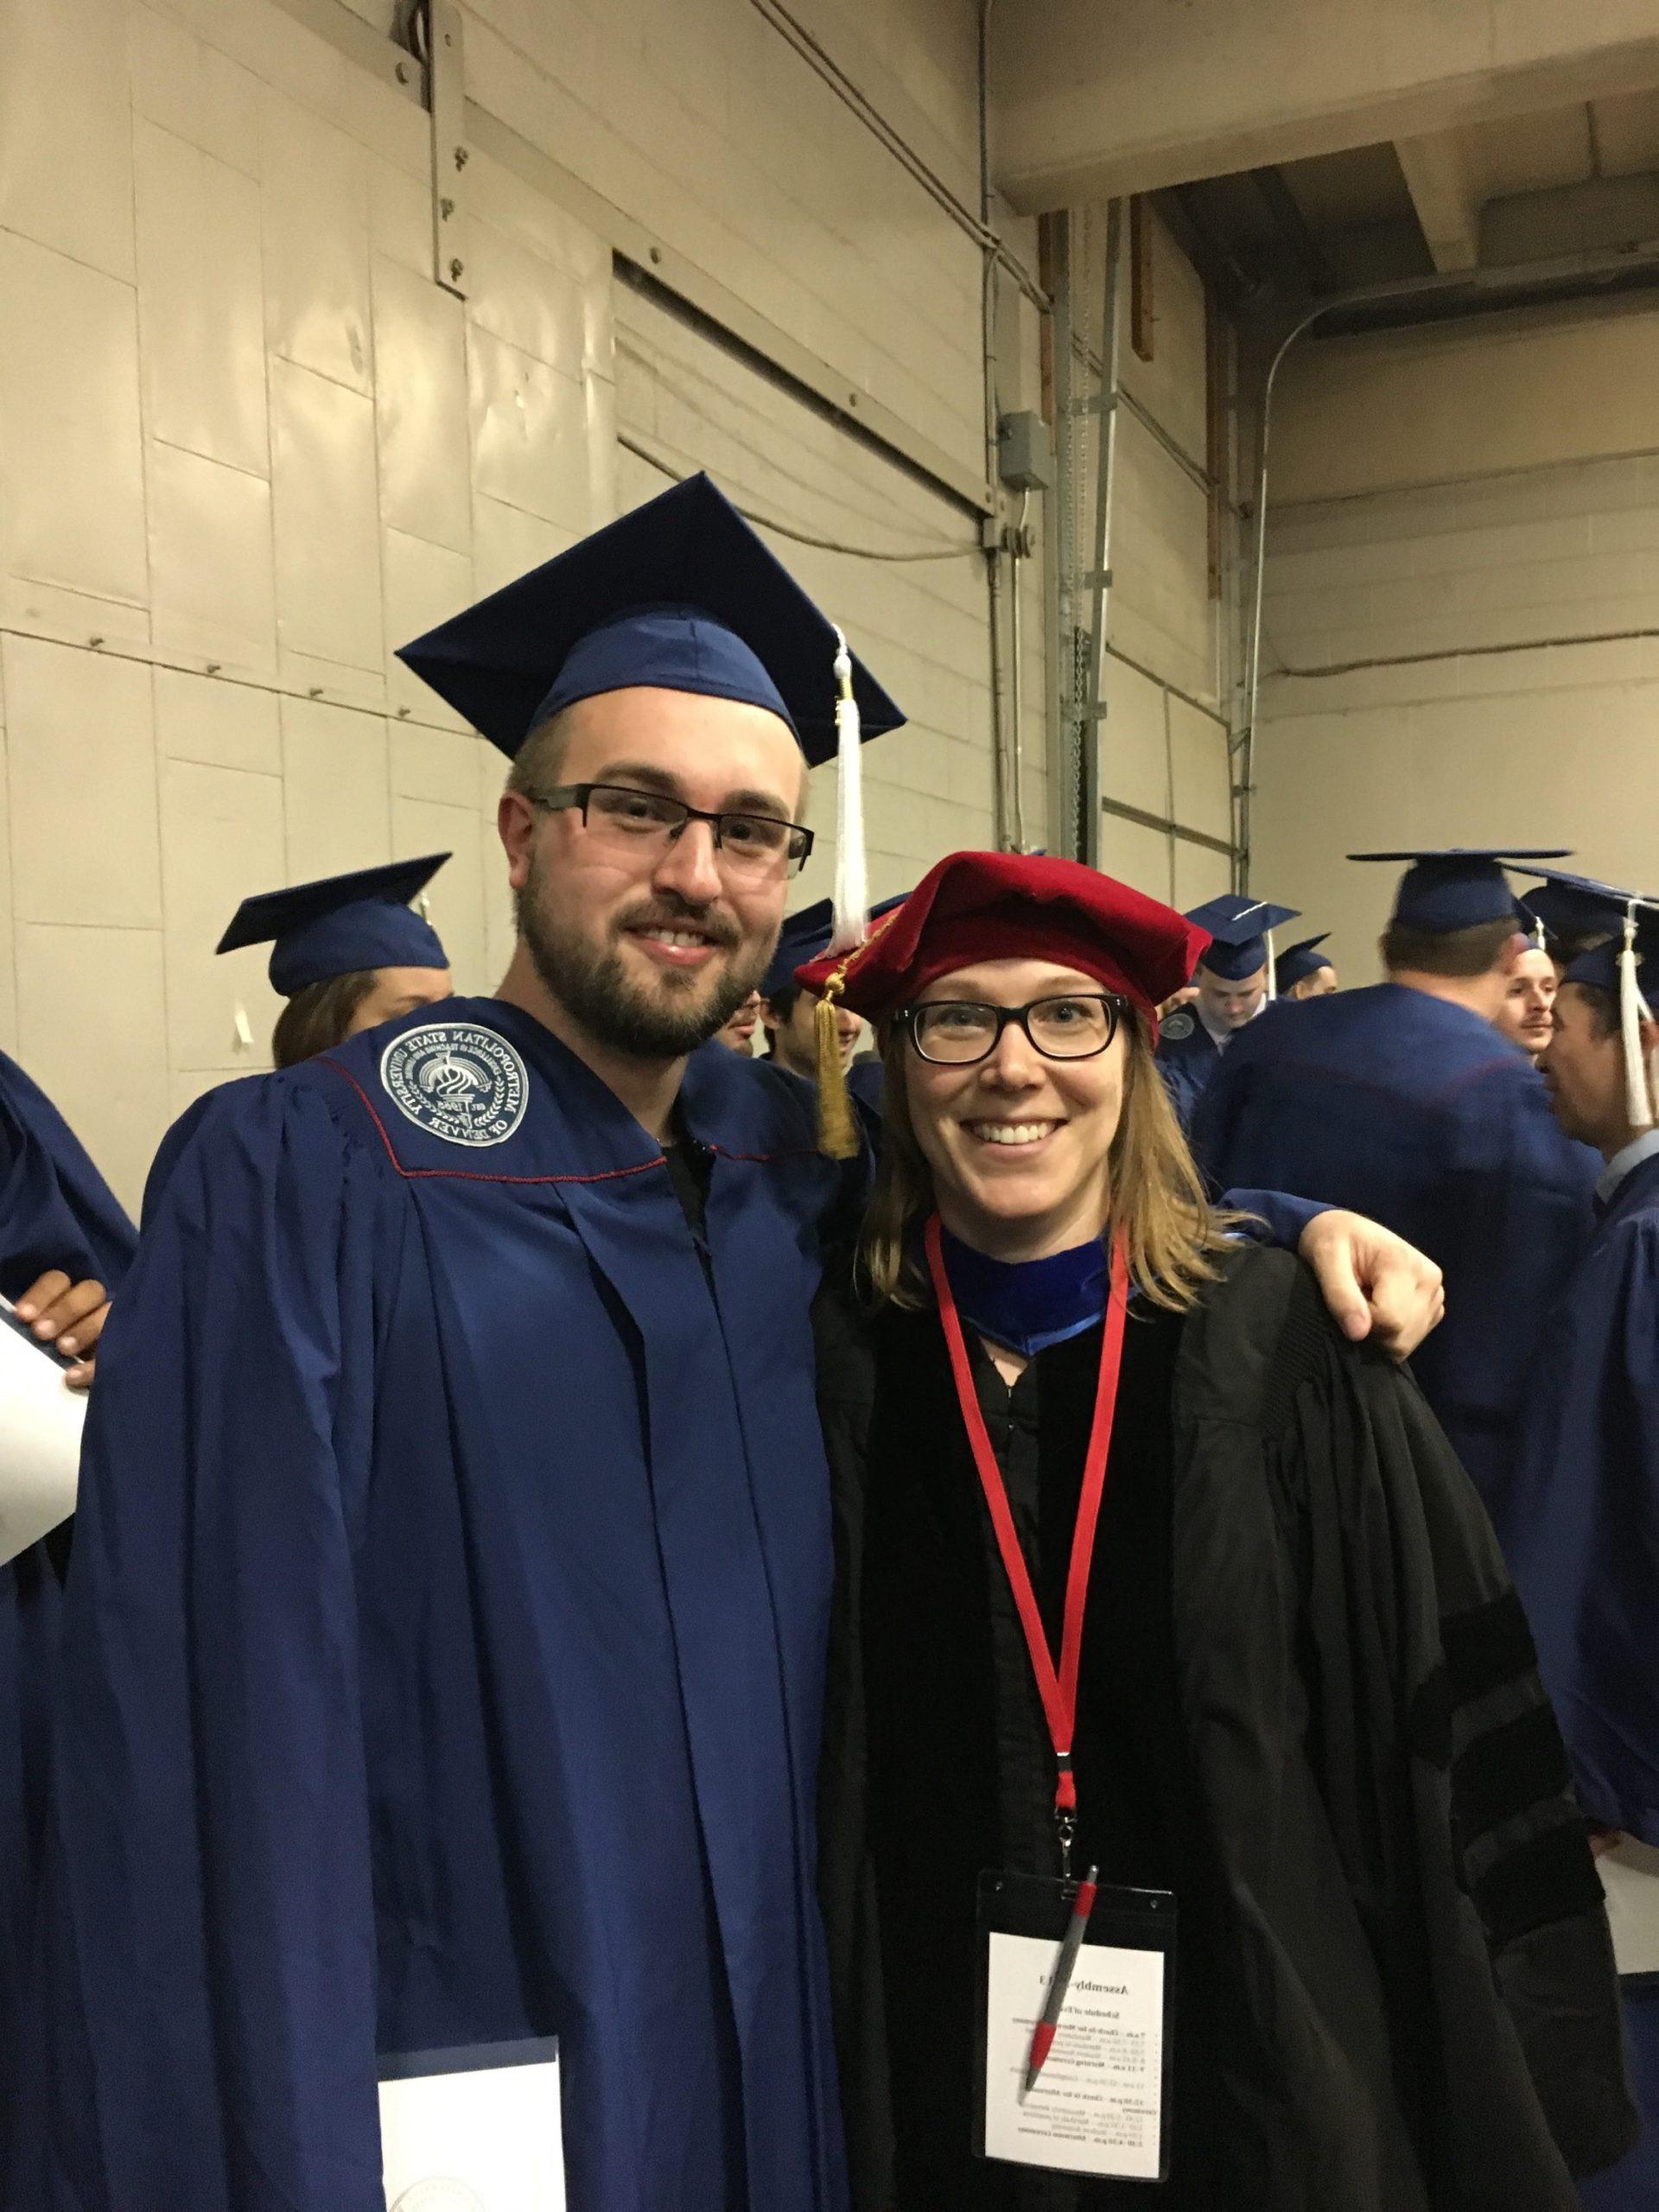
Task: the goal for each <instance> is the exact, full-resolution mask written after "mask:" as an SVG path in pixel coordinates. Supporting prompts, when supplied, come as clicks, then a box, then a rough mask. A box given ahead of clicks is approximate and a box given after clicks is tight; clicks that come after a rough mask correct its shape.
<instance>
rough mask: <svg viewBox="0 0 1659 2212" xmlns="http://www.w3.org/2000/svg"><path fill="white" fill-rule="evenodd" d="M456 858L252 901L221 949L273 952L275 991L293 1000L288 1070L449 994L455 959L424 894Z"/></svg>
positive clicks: (283, 1021) (337, 878)
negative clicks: (260, 947)
mask: <svg viewBox="0 0 1659 2212" xmlns="http://www.w3.org/2000/svg"><path fill="white" fill-rule="evenodd" d="M448 858H449V855H448V853H427V854H425V855H423V856H422V858H420V859H419V860H410V861H386V862H383V863H382V864H381V865H380V866H378V867H377V868H353V870H352V872H351V873H350V874H347V875H330V876H323V877H321V878H320V879H319V880H316V881H315V882H313V883H291V884H289V885H287V886H286V887H284V888H283V889H282V890H280V891H262V892H258V893H255V895H254V896H253V897H252V898H251V899H244V900H243V901H242V904H241V905H240V906H238V908H237V910H236V912H235V913H234V914H233V915H232V917H231V921H230V925H229V927H228V928H227V929H226V931H225V934H224V936H223V937H222V938H220V939H219V943H218V944H216V945H215V946H214V948H213V950H215V951H216V952H234V951H236V950H238V948H239V947H240V946H242V945H245V944H269V945H270V968H269V971H268V972H269V974H270V988H271V989H272V990H273V991H275V992H276V994H277V997H278V998H282V999H286V1000H287V1001H288V1004H287V1005H286V1006H285V1007H283V1011H282V1013H281V1014H279V1015H278V1016H277V1027H276V1028H275V1030H274V1031H273V1032H272V1033H271V1040H270V1050H271V1058H272V1059H273V1060H274V1061H275V1062H276V1064H277V1066H278V1067H279V1068H291V1067H295V1066H296V1065H298V1064H299V1062H300V1061H302V1060H308V1059H309V1058H311V1056H312V1054H313V1053H314V1052H326V1051H327V1049H328V1047H329V1046H333V1045H343V1044H344V1043H345V1041H346V1039H347V1038H348V1037H354V1036H356V1034H357V1033H358V1032H359V1030H360V1029H373V1028H377V1027H378V1026H379V1024H380V1023H381V1022H383V1021H391V1020H394V1019H395V1018H396V1016H397V1015H398V1014H413V1013H415V1012H416V1009H417V1008H418V1007H423V1006H435V1005H436V1003H437V1002H438V1001H439V1000H440V999H446V998H448V995H449V993H450V991H451V989H452V988H453V987H454V986H453V979H452V977H451V976H450V973H449V956H448V953H447V952H446V951H445V950H444V949H443V941H442V938H440V937H439V935H438V933H437V931H435V929H434V928H433V926H432V925H431V923H430V922H429V920H428V918H427V915H426V902H425V897H424V893H425V891H426V887H427V886H428V884H429V883H430V882H431V880H432V879H433V877H434V876H435V874H437V872H438V870H439V869H440V868H442V866H443V864H444V862H445V861H447V860H448ZM416 899H419V900H420V901H421V906H420V910H419V911H418V912H417V911H416V908H415V907H414V906H413V905H412V904H411V902H412V901H413V900H416Z"/></svg>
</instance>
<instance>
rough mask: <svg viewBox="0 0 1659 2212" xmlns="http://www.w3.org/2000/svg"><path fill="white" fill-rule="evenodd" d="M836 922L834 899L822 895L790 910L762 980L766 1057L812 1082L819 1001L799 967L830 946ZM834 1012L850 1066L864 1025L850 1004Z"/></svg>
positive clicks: (843, 1057)
mask: <svg viewBox="0 0 1659 2212" xmlns="http://www.w3.org/2000/svg"><path fill="white" fill-rule="evenodd" d="M835 927H836V918H835V901H834V900H833V899H817V900H816V901H815V902H814V904H813V905H811V906H803V907H802V908H801V910H800V912H798V913H797V914H791V915H790V917H789V918H788V919H787V920H786V921H785V924H784V926H783V928H782V929H781V930H780V931H779V933H778V949H777V950H776V951H775V952H774V953H773V954H772V964H771V966H770V967H769V968H768V969H766V975H765V976H764V977H763V978H762V980H761V984H760V1002H761V1013H760V1019H761V1022H762V1024H763V1025H764V1027H765V1030H766V1058H768V1059H770V1060H773V1061H775V1062H776V1063H777V1065H779V1067H780V1068H787V1069H788V1071H789V1072H790V1073H791V1075H798V1076H799V1077H801V1078H802V1079H803V1081H804V1082H807V1083H816V1082H817V1077H818V1039H817V1018H816V1017H817V998H816V997H815V996H814V995H813V994H812V993H811V992H810V991H804V990H803V989H802V988H801V987H800V985H799V984H798V982H796V981H795V970H796V969H798V968H804V966H805V965H806V963H807V962H808V961H810V960H816V959H817V957H818V956H819V954H820V953H823V952H827V951H828V950H829V940H830V938H832V937H833V936H834V935H835ZM834 1012H835V1023H836V1047H837V1049H838V1051H839V1052H840V1054H841V1065H842V1069H843V1070H844V1069H846V1068H847V1067H849V1065H851V1062H852V1057H853V1054H854V1053H855V1052H856V1051H857V1050H858V1043H859V1039H860V1038H861V1036H862V1035H863V1034H864V1024H863V1023H862V1022H861V1020H859V1018H858V1016H857V1015H856V1014H849V1013H848V1012H847V1010H846V1008H845V1007H836V1009H835V1010H834Z"/></svg>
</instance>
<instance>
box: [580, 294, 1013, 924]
mask: <svg viewBox="0 0 1659 2212" xmlns="http://www.w3.org/2000/svg"><path fill="white" fill-rule="evenodd" d="M616 315H617V415H618V421H619V424H620V427H621V429H622V431H623V434H624V436H625V437H632V438H633V439H634V440H636V441H637V442H638V443H639V445H640V446H642V447H643V448H645V450H646V451H648V452H649V453H651V454H654V455H655V456H657V457H658V460H659V461H662V462H663V463H664V464H666V466H667V467H670V468H672V469H674V470H675V471H676V472H677V473H679V474H686V473H689V472H690V470H692V469H695V468H698V467H707V468H709V469H710V470H711V471H712V472H713V473H714V474H715V477H716V479H717V480H718V481H719V482H720V483H721V485H722V486H724V487H725V488H726V490H727V491H728V493H730V495H731V496H732V497H733V498H734V499H736V500H738V501H739V503H740V504H741V505H743V506H745V507H746V508H747V510H748V511H749V512H751V513H753V515H755V516H756V517H758V518H762V519H761V522H760V528H761V533H762V535H763V536H764V537H766V538H767V539H768V540H769V542H770V543H772V546H773V548H774V550H776V551H777V552H778V554H779V556H780V558H781V559H783V560H784V561H785V563H787V564H788V566H789V567H790V569H791V571H792V572H793V573H794V574H795V575H798V577H799V578H800V580H801V582H802V583H803V584H804V586H805V587H806V588H807V589H808V590H809V591H810V592H811V593H812V594H814V596H815V597H816V598H817V600H818V601H819V603H820V604H821V605H822V606H823V607H824V608H825V609H826V611H827V612H829V613H830V614H831V615H832V616H833V618H834V619H835V620H836V621H838V622H840V623H841V625H842V627H843V628H844V629H845V630H846V632H847V634H848V637H849V639H851V640H852V641H853V642H854V643H855V646H856V649H857V651H858V652H860V653H861V655H862V656H863V657H864V658H865V659H866V660H867V661H868V664H869V665H870V667H871V668H872V669H873V670H874V672H875V673H876V674H877V676H878V677H880V680H881V682H882V683H884V684H886V685H887V689H888V690H890V691H891V692H892V693H893V696H894V697H895V698H896V699H898V700H899V703H900V704H901V705H902V706H903V707H904V708H905V709H906V712H907V714H908V715H909V716H910V721H909V723H908V725H907V727H906V728H904V729H902V730H898V731H895V732H893V734H891V735H889V736H886V737H883V738H880V739H879V740H877V741H873V742H872V743H871V744H870V745H868V746H867V747H866V748H865V753H864V764H865V786H866V798H865V804H866V810H867V815H868V840H867V842H868V848H869V854H870V866H871V883H872V888H873V891H874V895H875V896H877V897H885V896H887V895H888V894H889V893H896V892H900V891H907V890H908V889H909V888H910V887H911V886H912V884H913V883H914V882H915V881H916V880H917V878H918V876H919V875H920V874H923V873H924V872H925V869H926V868H928V867H929V866H930V865H931V862H932V861H936V860H938V858H939V857H940V856H941V855H943V854H944V853H947V852H950V851H953V850H956V849H959V848H962V847H965V846H986V845H989V844H991V843H994V842H995V836H996V810H995V793H994V790H993V782H994V776H993V769H992V758H991V748H990V711H989V697H990V693H989V644H988V602H987V594H986V581H985V565H984V560H983V557H982V554H981V552H980V550H979V540H978V534H977V531H976V529H975V528H974V525H973V523H972V521H971V519H970V518H968V517H967V516H965V515H964V514H963V512H961V511H960V509H959V508H957V506H956V505H955V504H954V502H952V501H950V500H947V499H942V498H941V497H940V496H939V494H938V493H937V492H934V491H931V490H930V489H929V488H928V487H927V486H925V485H924V484H922V483H920V482H918V480H916V479H915V478H914V477H913V476H912V474H910V473H909V472H907V471H906V470H905V469H903V468H902V467H899V465H898V464H897V463H895V462H894V461H891V460H889V459H888V458H887V456H886V455H884V454H880V453H879V452H877V451H875V450H874V448H871V447H869V446H868V445H867V444H865V443H863V442H861V441H859V440H858V439H856V438H855V437H853V436H851V435H849V433H848V432H847V431H846V430H845V429H842V428H841V427H840V426H839V425H838V424H836V423H835V422H834V421H832V420H831V419H829V417H828V416H826V415H824V414H823V412H821V411H818V410H812V409H810V408H807V407H805V406H804V405H803V404H802V403H801V402H800V400H799V399H798V397H795V396H794V395H793V394H791V392H789V391H785V390H783V389H780V388H779V385H778V384H777V383H776V382H775V380H773V379H772V378H768V377H767V376H766V374H765V373H764V372H761V371H760V369H758V368H757V367H755V366H754V365H753V364H752V363H750V362H748V361H747V360H745V359H741V357H739V356H738V355H736V354H734V353H731V352H730V351H729V350H728V349H726V348H724V347H722V346H720V345H719V344H718V343H717V342H716V341H715V340H711V338H710V337H709V334H707V332H706V331H705V330H704V329H702V327H698V326H696V325H694V324H692V323H690V322H689V321H687V320H686V319H685V318H684V317H683V315H679V314H678V313H677V312H676V310H675V308H674V307H673V306H672V304H671V302H664V301H663V300H660V299H658V298H657V297H654V296H649V295H646V294H643V293H641V292H639V291H638V290H635V289H630V288H628V287H626V286H620V287H619V288H618V292H617V298H616ZM669 480H670V478H669V477H668V476H667V474H665V473H664V468H663V467H656V466H653V465H652V463H651V462H650V461H645V460H644V459H641V458H640V457H639V454H636V453H633V452H631V451H625V452H624V454H623V455H622V476H621V483H622V501H623V505H625V506H627V505H634V504H636V503H637V502H638V501H639V500H643V499H649V498H652V496H654V495H655V494H656V493H658V492H660V491H661V490H663V488H664V485H665V484H666V483H667V482H668V481H669ZM772 518H775V519H776V520H777V521H779V522H781V523H783V524H785V525H787V526H789V527H790V528H792V529H794V530H797V531H804V532H805V533H807V534H808V535H809V536H812V537H820V538H824V539H828V540H830V541H833V542H834V543H836V544H839V545H843V546H849V547H854V548H857V549H860V550H861V551H863V552H864V553H866V554H870V555H873V554H879V553H881V552H887V553H912V552H928V551H931V549H934V548H938V556H937V557H934V558H930V559H926V560H915V561H912V560H902V561H899V560H894V561H880V560H878V559H874V558H868V557H866V558H859V557H857V556H855V554H852V553H849V552H843V551H835V550H829V549H828V548H827V547H825V546H815V545H806V544H803V543H800V542H799V541H798V540H797V539H792V538H791V537H787V536H785V535H784V534H783V533H782V532H779V531H770V530H768V529H766V521H768V520H771V519H772ZM1023 565H1024V569H1025V586H1024V588H1025V591H1026V595H1027V610H1026V622H1025V635H1026V638H1027V639H1028V640H1029V647H1028V650H1027V652H1026V656H1025V682H1024V693H1025V712H1026V720H1025V727H1026V728H1027V730H1028V731H1029V732H1030V733H1031V740H1032V741H1031V743H1030V744H1029V745H1028V747H1027V773H1026V776H1025V779H1024V781H1025V791H1026V806H1027V824H1028V828H1029V829H1030V832H1031V842H1033V843H1041V842H1042V836H1041V825H1042V823H1043V820H1044V807H1045V804H1046V778H1045V774H1044V759H1043V747H1042V744H1041V729H1042V715H1043V696H1044V667H1043V658H1042V639H1043V632H1042V605H1041V589H1042V560H1041V556H1040V550H1039V555H1038V556H1037V557H1035V558H1033V560H1031V561H1028V562H1027V563H1024V564H1023ZM813 781H814V792H813V800H812V821H813V825H814V828H815V829H816V831H817V842H816V845H815V848H814V850H813V854H812V857H811V859H810V861H809V862H808V864H807V868H806V869H805V870H804V872H803V875H802V878H801V880H800V882H799V884H798V886H797V887H795V889H794V890H793V891H792V892H791V900H790V903H791V906H806V905H809V904H810V903H811V901H812V900H813V899H817V898H821V897H823V896H824V895H826V894H827V893H829V890H830V889H831V887H832V885H833V881H834V870H835V852H836V839H835V828H836V789H835V772H834V770H833V768H828V769H820V770H818V771H817V772H816V774H815V776H814V779H813Z"/></svg>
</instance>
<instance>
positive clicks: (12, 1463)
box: [0, 1298, 86, 1567]
mask: <svg viewBox="0 0 1659 2212" xmlns="http://www.w3.org/2000/svg"><path fill="white" fill-rule="evenodd" d="M64 1373H65V1370H64V1367H63V1364H62V1363H61V1361H60V1359H59V1358H58V1356H57V1354H56V1353H55V1352H54V1351H49V1350H48V1348H47V1347H46V1346H45V1345H43V1344H41V1342H40V1341H39V1339H38V1338H35V1337H32V1336H30V1335H29V1331H28V1329H27V1327H26V1326H25V1325H24V1324H23V1323H22V1322H21V1321H19V1320H18V1319H16V1316H15V1315H14V1313H13V1312H12V1309H11V1306H10V1304H9V1303H8V1301H7V1300H4V1299H3V1298H0V1567H3V1566H4V1565H5V1563H6V1561H7V1560H13V1559H16V1556H17V1554H18V1553H19V1552H21V1551H27V1550H28V1548H29V1545H30V1544H32V1543H35V1542H36V1541H38V1540H39V1539H40V1538H41V1536H44V1535H47V1534H48V1532H49V1531H50V1530H52V1529H55V1528H56V1527H57V1526H58V1523H59V1522H60V1521H67V1519H68V1518H69V1516H70V1515H71V1514H72V1513H73V1511H74V1510H75V1485H76V1483H77V1482H78V1481H79V1476H80V1432H81V1429H82V1428H83V1427H84V1426H85V1424H86V1397H85V1395H83V1394H82V1393H81V1392H79V1391H78V1390H72V1389H70V1388H69V1386H68V1384H67V1383H66V1382H65V1381H64Z"/></svg>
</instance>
